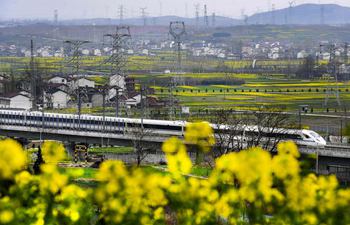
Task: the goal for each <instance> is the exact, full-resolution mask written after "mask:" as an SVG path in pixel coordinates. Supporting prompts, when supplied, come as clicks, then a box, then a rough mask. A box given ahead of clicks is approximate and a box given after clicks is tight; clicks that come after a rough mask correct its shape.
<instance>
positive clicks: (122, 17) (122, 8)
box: [118, 5, 124, 24]
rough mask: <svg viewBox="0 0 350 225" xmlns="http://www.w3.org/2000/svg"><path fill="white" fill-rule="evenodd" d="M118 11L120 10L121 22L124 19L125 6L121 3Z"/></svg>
mask: <svg viewBox="0 0 350 225" xmlns="http://www.w3.org/2000/svg"><path fill="white" fill-rule="evenodd" d="M118 11H119V23H120V24H121V23H123V21H124V6H123V5H120V6H119V8H118Z"/></svg>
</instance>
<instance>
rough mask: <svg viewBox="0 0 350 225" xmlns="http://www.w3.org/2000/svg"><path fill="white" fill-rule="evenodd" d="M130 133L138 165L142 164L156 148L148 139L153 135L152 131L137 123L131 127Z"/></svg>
mask: <svg viewBox="0 0 350 225" xmlns="http://www.w3.org/2000/svg"><path fill="white" fill-rule="evenodd" d="M128 134H129V135H130V136H131V139H132V143H133V147H134V153H135V155H136V162H137V166H140V165H141V163H142V162H143V161H144V160H145V158H146V157H147V156H148V155H149V154H150V153H151V151H152V150H153V149H154V146H153V145H152V144H150V142H147V140H146V139H147V138H149V137H152V131H151V130H149V129H145V128H144V127H143V126H142V125H137V126H134V127H129V128H128Z"/></svg>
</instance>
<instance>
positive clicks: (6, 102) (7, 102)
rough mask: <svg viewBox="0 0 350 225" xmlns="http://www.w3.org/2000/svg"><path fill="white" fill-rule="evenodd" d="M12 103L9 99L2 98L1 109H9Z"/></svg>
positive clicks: (0, 99)
mask: <svg viewBox="0 0 350 225" xmlns="http://www.w3.org/2000/svg"><path fill="white" fill-rule="evenodd" d="M10 102H11V101H10V99H9V98H5V97H0V108H9V107H10Z"/></svg>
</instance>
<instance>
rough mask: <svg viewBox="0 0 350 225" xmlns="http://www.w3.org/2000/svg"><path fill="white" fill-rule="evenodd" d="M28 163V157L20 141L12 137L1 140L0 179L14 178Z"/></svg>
mask: <svg viewBox="0 0 350 225" xmlns="http://www.w3.org/2000/svg"><path fill="white" fill-rule="evenodd" d="M26 164H27V157H26V155H25V153H24V151H23V150H22V147H21V145H20V144H19V143H18V142H16V141H14V140H10V139H7V140H4V141H0V180H1V179H12V178H13V176H14V175H15V173H16V172H18V171H20V170H22V169H24V168H25V166H26Z"/></svg>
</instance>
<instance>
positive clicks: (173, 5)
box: [0, 0, 350, 20]
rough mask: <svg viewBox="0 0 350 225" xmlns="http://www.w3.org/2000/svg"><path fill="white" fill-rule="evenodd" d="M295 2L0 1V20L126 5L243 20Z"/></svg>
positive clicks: (134, 11)
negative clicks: (197, 6)
mask: <svg viewBox="0 0 350 225" xmlns="http://www.w3.org/2000/svg"><path fill="white" fill-rule="evenodd" d="M291 1H292V0H0V20H6V19H49V20H53V17H54V10H55V9H57V10H58V16H59V20H64V19H77V18H119V16H118V14H119V13H118V8H119V7H120V6H121V5H123V8H124V17H125V18H130V17H133V18H135V17H141V8H146V10H145V12H146V13H147V15H148V16H150V17H151V16H161V15H162V16H164V15H177V16H185V17H194V16H195V5H196V4H199V6H200V15H203V8H204V4H206V5H207V9H208V14H209V15H211V14H212V13H214V12H215V13H216V15H221V16H227V17H231V18H240V17H241V15H243V14H246V15H252V14H254V13H257V12H263V11H267V10H268V9H271V8H272V5H275V8H276V9H280V8H285V7H287V6H288V4H289V3H288V2H291ZM303 3H322V4H326V3H335V4H339V5H343V6H349V7H350V0H296V4H297V5H299V4H303Z"/></svg>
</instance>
